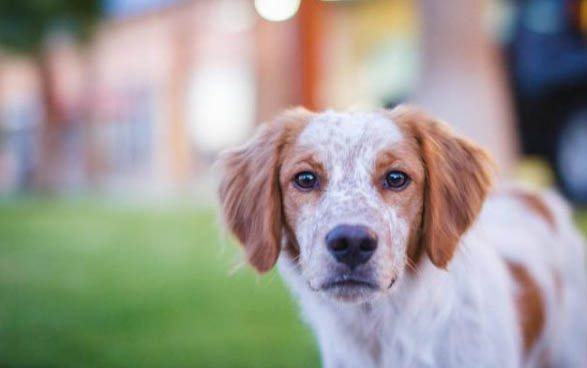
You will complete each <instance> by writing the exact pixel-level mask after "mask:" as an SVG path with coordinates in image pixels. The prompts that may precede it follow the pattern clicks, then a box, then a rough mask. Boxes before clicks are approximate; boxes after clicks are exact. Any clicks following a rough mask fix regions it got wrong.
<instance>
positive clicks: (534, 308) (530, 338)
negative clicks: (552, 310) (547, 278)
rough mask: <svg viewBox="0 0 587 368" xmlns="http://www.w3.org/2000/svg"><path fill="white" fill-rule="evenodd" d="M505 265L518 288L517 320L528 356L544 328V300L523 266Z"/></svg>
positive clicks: (534, 281)
mask: <svg viewBox="0 0 587 368" xmlns="http://www.w3.org/2000/svg"><path fill="white" fill-rule="evenodd" d="M507 265H508V268H509V270H510V272H511V274H512V276H513V278H514V280H515V282H516V284H517V286H518V292H517V294H516V303H517V307H518V318H519V322H520V328H521V332H522V342H523V344H524V353H525V354H526V355H528V354H529V353H530V351H531V349H532V347H533V346H534V344H535V343H536V341H537V340H538V338H539V337H540V334H541V333H542V330H543V328H544V323H545V318H546V314H545V313H546V312H545V307H544V300H543V298H542V292H541V291H540V288H539V286H538V284H537V283H536V280H534V278H533V277H532V275H530V273H529V272H528V270H527V269H526V268H524V266H522V265H520V264H516V263H508V264H507Z"/></svg>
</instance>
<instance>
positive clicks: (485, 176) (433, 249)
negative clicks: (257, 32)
mask: <svg viewBox="0 0 587 368" xmlns="http://www.w3.org/2000/svg"><path fill="white" fill-rule="evenodd" d="M223 163H224V167H225V170H226V171H225V173H224V177H223V182H222V185H221V188H220V197H221V202H222V205H223V213H224V216H225V219H226V222H227V224H228V226H229V227H230V229H231V230H232V231H233V233H234V234H235V235H236V236H237V237H238V239H239V240H240V241H241V243H242V244H243V245H244V247H245V249H246V252H247V257H248V260H249V262H250V263H251V264H252V265H253V266H254V267H256V268H257V270H258V271H259V272H264V271H266V270H268V269H270V268H271V267H272V266H273V265H274V263H275V261H276V259H277V257H278V256H279V254H280V252H281V251H283V253H284V255H283V256H287V257H291V258H292V261H293V262H294V263H295V264H296V265H297V269H298V270H299V272H300V273H301V276H302V277H303V279H304V280H305V281H306V282H307V284H308V287H309V288H310V289H312V290H314V291H315V292H317V293H322V294H324V295H326V296H329V297H333V298H336V299H338V300H342V301H365V300H368V299H369V298H372V297H375V296H377V295H381V294H384V293H387V292H388V290H390V289H392V286H393V284H394V282H395V281H396V280H397V279H398V278H401V276H402V274H403V273H404V272H406V270H407V272H410V269H411V270H413V271H415V269H416V268H417V264H418V262H419V261H420V258H421V255H422V254H423V253H426V254H427V256H428V257H429V258H430V260H431V261H432V262H433V263H434V264H435V265H436V266H438V267H441V268H443V267H445V266H446V265H447V263H448V262H449V260H450V259H451V257H452V255H453V253H454V251H455V248H456V245H457V243H458V240H459V238H460V236H461V235H462V233H463V232H464V231H465V230H466V229H467V228H468V227H469V226H470V224H471V223H472V222H473V220H474V219H475V217H476V215H477V213H478V212H479V210H480V207H481V205H482V201H483V199H484V197H485V195H486V193H487V191H488V189H489V185H490V172H489V170H488V165H489V161H488V158H487V156H486V154H485V153H484V152H483V151H482V150H481V149H479V148H478V147H476V146H475V145H473V144H471V143H470V142H467V141H465V140H463V139H462V138H459V137H456V136H455V135H454V134H453V133H451V132H449V131H448V130H447V129H445V128H444V126H443V125H442V124H440V123H438V122H435V121H433V120H432V119H430V118H429V117H428V116H426V115H424V114H423V113H421V112H418V111H416V110H414V109H411V108H397V109H395V110H392V111H391V112H389V111H381V112H376V113H353V114H348V113H332V112H327V113H322V114H313V113H310V112H307V111H303V110H295V111H290V112H287V113H285V114H284V115H282V116H280V117H279V118H277V119H276V120H275V121H273V122H272V123H269V124H266V125H265V126H263V127H262V128H261V130H260V132H259V133H258V135H257V136H256V137H255V138H253V139H252V140H251V141H250V142H249V143H248V144H247V145H246V146H244V147H242V148H240V149H237V150H236V151H233V152H229V153H227V154H226V155H225V156H224V157H223Z"/></svg>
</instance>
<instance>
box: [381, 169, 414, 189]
mask: <svg viewBox="0 0 587 368" xmlns="http://www.w3.org/2000/svg"><path fill="white" fill-rule="evenodd" d="M409 183H410V177H409V176H408V175H406V173H403V172H401V171H390V172H388V173H387V175H385V187H386V188H388V189H392V190H402V189H404V188H405V187H406V186H408V184H409Z"/></svg>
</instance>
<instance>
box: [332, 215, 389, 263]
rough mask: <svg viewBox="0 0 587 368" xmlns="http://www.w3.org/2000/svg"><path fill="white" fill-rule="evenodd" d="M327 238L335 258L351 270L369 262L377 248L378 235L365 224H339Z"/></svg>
mask: <svg viewBox="0 0 587 368" xmlns="http://www.w3.org/2000/svg"><path fill="white" fill-rule="evenodd" d="M325 240H326V246H327V247H328V250H329V251H330V253H331V254H332V255H333V256H334V258H336V260H337V261H338V262H341V263H344V264H346V265H347V266H349V267H350V269H351V270H353V269H354V268H355V267H357V266H358V265H360V264H363V263H365V262H367V261H368V260H369V258H371V256H372V255H373V253H375V249H377V236H376V235H375V234H373V232H372V231H370V230H369V228H367V227H365V226H357V225H338V226H337V227H335V228H334V229H332V230H330V232H329V233H328V234H326V239H325Z"/></svg>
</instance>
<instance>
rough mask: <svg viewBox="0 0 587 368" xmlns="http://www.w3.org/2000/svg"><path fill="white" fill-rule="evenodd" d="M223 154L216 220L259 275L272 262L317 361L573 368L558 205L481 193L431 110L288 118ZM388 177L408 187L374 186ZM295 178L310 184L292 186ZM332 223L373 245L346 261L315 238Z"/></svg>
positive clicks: (485, 170)
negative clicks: (396, 175)
mask: <svg viewBox="0 0 587 368" xmlns="http://www.w3.org/2000/svg"><path fill="white" fill-rule="evenodd" d="M222 162H223V165H224V168H225V173H224V175H223V180H222V183H221V187H220V198H221V204H222V208H223V215H224V218H225V220H226V223H227V225H228V228H229V229H230V230H231V231H232V232H233V233H234V234H235V235H236V237H237V238H238V240H239V241H240V243H241V244H242V245H243V247H244V248H245V251H246V254H247V258H248V260H249V262H250V263H251V264H252V265H253V266H254V267H255V268H256V269H257V270H258V271H259V272H265V271H267V270H269V269H270V268H272V267H273V265H274V264H275V262H277V263H278V266H279V270H280V272H281V275H282V276H283V278H284V280H285V281H286V283H287V284H288V285H289V286H290V288H291V290H292V292H293V293H294V294H295V295H296V296H297V298H298V300H299V303H300V305H301V308H302V310H303V315H304V318H305V319H306V320H307V321H308V323H309V324H310V325H311V326H312V328H313V330H314V331H315V334H316V337H317V340H318V344H319V345H320V350H321V353H322V361H323V366H324V367H390V366H392V367H506V368H507V367H512V368H514V367H544V366H556V367H587V318H586V317H585V311H586V310H587V285H586V282H587V275H586V264H585V249H584V243H583V241H582V240H581V238H580V236H579V234H578V232H577V231H576V229H575V228H574V226H573V223H572V218H571V215H570V211H569V209H568V208H567V206H566V205H565V203H564V202H563V201H562V200H561V199H560V198H558V197H557V196H556V195H555V194H552V193H548V194H545V195H540V194H534V193H528V192H524V191H521V192H520V191H519V190H516V192H515V193H516V194H515V195H512V191H511V190H497V191H495V192H494V193H493V194H491V195H489V197H487V195H488V194H489V192H490V189H491V182H492V172H493V169H492V167H493V164H492V162H491V159H490V158H489V157H488V156H487V154H486V153H485V152H484V151H483V150H482V149H481V148H479V147H478V146H477V145H476V144H474V143H472V142H470V141H468V140H466V139H463V138H461V137H459V136H458V135H456V134H455V133H454V132H452V131H451V130H449V129H448V128H447V127H446V126H445V125H444V124H443V123H441V122H439V121H437V120H436V119H433V118H431V117H429V116H428V115H426V114H424V113H422V112H421V111H419V110H417V109H414V108H411V107H400V108H397V109H395V110H392V111H377V112H372V113H337V112H332V111H327V112H324V113H319V114H315V113H310V112H308V111H304V110H294V111H289V112H286V113H284V114H283V115H281V116H279V117H278V118H276V119H275V120H274V121H272V122H270V123H267V124H265V125H263V126H262V127H260V129H259V133H258V134H257V135H256V136H255V137H254V138H253V139H252V140H251V141H250V142H249V143H248V144H246V145H245V146H243V147H241V148H238V149H236V150H234V151H231V152H229V153H227V154H225V155H224V156H223V158H222ZM391 170H393V171H402V172H405V173H406V174H407V175H408V176H409V177H410V179H411V180H410V182H409V184H408V185H407V186H405V188H402V189H401V190H392V189H390V188H389V187H388V186H386V184H385V177H386V174H387V173H388V172H389V171H391ZM300 172H312V173H313V174H314V175H315V176H316V178H317V182H316V185H315V186H314V187H313V188H311V189H308V190H301V189H300V188H299V187H297V186H296V184H295V180H294V179H295V177H296V174H298V173H300ZM529 198H530V199H531V201H529V200H528V199H529ZM537 204H540V206H537ZM545 219H546V220H545ZM341 224H346V225H361V226H364V227H367V228H368V229H369V231H370V232H372V233H373V234H375V235H376V238H377V239H378V246H377V249H376V250H375V253H374V254H373V256H372V257H371V258H370V259H369V261H368V262H366V263H365V264H362V265H361V266H360V267H357V268H356V269H349V268H348V267H347V266H345V265H344V264H342V263H340V262H337V260H336V259H335V258H334V257H333V256H332V254H330V253H329V251H328V249H327V247H326V245H325V237H326V234H327V233H328V232H329V231H330V230H331V229H333V228H334V227H336V226H338V225H341ZM333 280H334V281H337V282H338V281H341V280H342V281H343V283H342V284H341V285H340V286H337V287H334V288H332V287H329V286H328V285H332V282H333ZM348 280H351V281H353V280H360V281H361V282H364V284H367V285H370V286H369V287H367V286H364V285H358V284H353V283H352V282H351V283H350V284H349V283H344V282H346V281H348ZM327 286H328V287H327Z"/></svg>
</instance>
